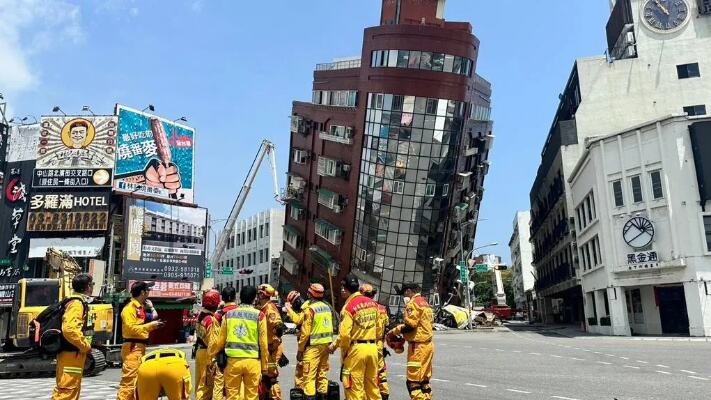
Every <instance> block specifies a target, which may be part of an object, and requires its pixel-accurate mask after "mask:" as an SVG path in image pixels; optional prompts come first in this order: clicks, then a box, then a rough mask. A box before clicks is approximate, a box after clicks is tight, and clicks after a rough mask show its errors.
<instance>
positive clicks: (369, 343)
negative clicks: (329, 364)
mask: <svg viewBox="0 0 711 400" xmlns="http://www.w3.org/2000/svg"><path fill="white" fill-rule="evenodd" d="M359 288H360V283H359V282H358V278H357V277H356V276H355V275H353V274H348V275H347V276H346V278H345V279H344V280H343V281H342V282H341V297H342V298H343V299H345V305H344V306H343V309H342V310H341V324H340V325H339V330H338V337H337V338H336V340H335V341H334V342H333V343H332V344H331V345H330V346H329V351H330V352H334V351H335V350H336V348H338V347H340V348H341V359H342V360H343V364H342V366H341V383H343V388H344V389H345V392H346V400H351V399H356V400H361V399H369V400H373V399H380V390H379V389H378V381H377V379H378V344H377V341H378V340H377V339H378V338H377V336H378V304H377V303H376V302H374V301H373V300H372V299H370V298H368V297H365V296H363V295H362V294H361V293H360V292H359V291H358V290H359Z"/></svg>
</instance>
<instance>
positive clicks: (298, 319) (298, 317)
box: [286, 300, 309, 326]
mask: <svg viewBox="0 0 711 400" xmlns="http://www.w3.org/2000/svg"><path fill="white" fill-rule="evenodd" d="M308 308H309V300H306V301H305V302H304V304H302V305H301V311H299V312H296V311H294V310H293V309H291V308H287V309H286V315H288V316H289V319H291V322H293V323H294V324H295V325H296V326H300V325H301V324H303V323H304V312H305V311H306V310H307V309H308Z"/></svg>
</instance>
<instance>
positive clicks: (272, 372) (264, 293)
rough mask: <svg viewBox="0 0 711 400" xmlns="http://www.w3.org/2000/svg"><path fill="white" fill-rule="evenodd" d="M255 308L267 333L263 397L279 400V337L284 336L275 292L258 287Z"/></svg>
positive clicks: (266, 286)
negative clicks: (257, 309)
mask: <svg viewBox="0 0 711 400" xmlns="http://www.w3.org/2000/svg"><path fill="white" fill-rule="evenodd" d="M257 292H258V298H257V306H258V307H259V309H260V310H261V311H260V313H259V327H260V329H263V330H265V331H266V332H267V347H268V349H269V357H268V359H267V372H268V376H263V377H262V385H263V387H264V389H265V390H267V391H268V392H269V394H268V396H264V397H266V398H269V399H271V400H281V387H280V386H279V381H278V380H277V379H278V377H279V364H278V362H279V360H280V359H281V357H282V355H283V354H284V347H283V345H282V342H281V337H282V336H283V335H284V323H283V322H282V321H281V314H279V309H278V308H277V306H276V305H274V303H272V298H273V297H274V296H276V290H274V288H273V287H272V286H271V285H269V284H266V283H265V284H262V285H259V288H258V290H257Z"/></svg>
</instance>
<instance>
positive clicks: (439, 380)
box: [430, 378, 451, 382]
mask: <svg viewBox="0 0 711 400" xmlns="http://www.w3.org/2000/svg"><path fill="white" fill-rule="evenodd" d="M430 380H431V381H433V382H451V381H449V380H447V379H437V378H430Z"/></svg>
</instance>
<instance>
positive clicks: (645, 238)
mask: <svg viewBox="0 0 711 400" xmlns="http://www.w3.org/2000/svg"><path fill="white" fill-rule="evenodd" d="M622 237H623V238H624V239H625V243H627V244H628V245H630V246H631V247H633V248H635V249H642V248H644V247H647V246H649V245H650V244H651V243H652V239H654V225H652V221H650V220H648V219H647V218H644V217H634V218H632V219H631V220H629V221H627V223H626V224H625V227H624V228H623V229H622Z"/></svg>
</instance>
